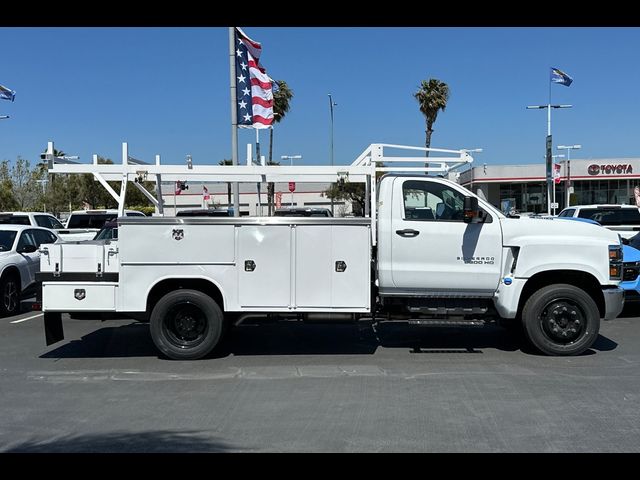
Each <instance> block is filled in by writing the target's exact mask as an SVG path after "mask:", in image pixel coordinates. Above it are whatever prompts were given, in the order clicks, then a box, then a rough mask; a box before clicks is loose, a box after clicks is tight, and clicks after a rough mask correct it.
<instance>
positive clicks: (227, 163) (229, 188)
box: [218, 158, 233, 208]
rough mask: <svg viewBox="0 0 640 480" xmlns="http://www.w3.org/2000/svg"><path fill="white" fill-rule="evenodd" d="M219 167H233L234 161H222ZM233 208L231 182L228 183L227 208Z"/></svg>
mask: <svg viewBox="0 0 640 480" xmlns="http://www.w3.org/2000/svg"><path fill="white" fill-rule="evenodd" d="M218 165H233V160H227V159H226V158H225V159H224V160H220V161H219V162H218ZM230 207H231V182H227V208H230Z"/></svg>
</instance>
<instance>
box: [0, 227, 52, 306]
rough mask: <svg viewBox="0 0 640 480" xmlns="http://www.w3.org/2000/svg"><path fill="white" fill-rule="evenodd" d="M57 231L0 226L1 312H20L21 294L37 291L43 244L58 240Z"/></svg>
mask: <svg viewBox="0 0 640 480" xmlns="http://www.w3.org/2000/svg"><path fill="white" fill-rule="evenodd" d="M58 240H59V236H58V235H56V234H55V233H54V232H53V231H51V230H49V229H46V228H41V227H32V226H31V225H6V224H4V225H0V314H2V315H13V314H15V313H18V312H19V308H20V298H21V295H22V294H24V293H27V292H29V291H31V290H34V289H35V287H36V273H38V272H39V271H40V253H39V252H38V248H39V247H40V245H41V244H43V243H55V242H57V241H58Z"/></svg>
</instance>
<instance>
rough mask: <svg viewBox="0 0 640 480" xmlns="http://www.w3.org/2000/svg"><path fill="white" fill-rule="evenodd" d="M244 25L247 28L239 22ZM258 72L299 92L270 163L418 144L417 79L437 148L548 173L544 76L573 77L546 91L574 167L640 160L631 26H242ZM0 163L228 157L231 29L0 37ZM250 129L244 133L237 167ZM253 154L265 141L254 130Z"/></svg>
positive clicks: (638, 34)
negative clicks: (427, 85) (432, 109)
mask: <svg viewBox="0 0 640 480" xmlns="http://www.w3.org/2000/svg"><path fill="white" fill-rule="evenodd" d="M241 26H242V25H241ZM242 27H243V28H244V30H245V32H246V33H247V34H248V35H249V36H251V37H252V38H253V39H254V40H256V41H259V42H262V45H263V54H262V59H261V60H262V63H263V64H264V66H265V67H266V68H267V72H268V73H269V75H270V76H271V77H272V78H274V79H283V80H286V81H287V83H288V84H289V85H290V87H291V88H292V90H293V91H294V95H295V96H294V99H293V101H292V104H291V111H290V112H289V114H288V115H287V117H286V118H285V119H284V120H283V122H281V123H280V124H278V125H276V127H275V131H274V136H275V142H274V158H275V159H279V158H280V156H281V155H293V154H301V155H303V157H304V158H303V162H302V163H303V164H306V165H311V164H317V165H321V164H328V163H329V132H330V127H329V126H330V122H329V102H328V97H327V93H329V92H331V93H332V95H333V97H334V100H335V101H336V102H337V103H338V106H337V107H336V109H335V123H334V135H335V141H334V143H335V162H336V164H348V163H350V162H351V161H353V160H354V159H355V158H356V156H357V155H358V154H359V153H361V152H362V150H364V148H366V146H367V145H369V144H370V143H397V144H408V145H423V144H424V128H425V127H424V118H423V116H422V114H421V113H420V111H419V110H418V106H417V102H416V100H415V99H414V98H413V96H412V94H413V92H415V91H416V90H417V88H418V86H419V84H420V81H421V80H423V79H428V78H430V77H435V78H438V79H440V80H442V81H444V82H446V83H448V84H449V87H450V90H451V97H450V100H449V104H448V106H447V109H446V111H445V112H444V113H442V112H441V113H440V114H439V116H438V119H437V122H436V124H435V132H434V135H433V139H432V146H433V147H441V148H483V149H484V152H483V153H480V154H477V155H476V163H488V164H502V163H534V162H543V155H544V141H545V135H546V111H545V110H526V109H525V107H526V105H533V104H546V103H547V101H548V92H549V69H550V67H557V68H560V69H562V70H564V71H565V72H567V73H568V74H569V75H571V76H572V77H573V79H574V81H573V84H572V85H571V86H570V87H565V86H562V85H556V84H554V85H552V103H567V104H573V105H574V108H572V109H566V110H554V111H553V119H552V133H553V136H554V145H559V144H574V143H581V144H582V145H583V150H582V151H580V152H574V154H573V155H574V158H603V157H633V156H635V157H638V156H640V141H638V138H639V137H640V134H639V131H640V129H639V127H640V120H639V119H638V113H639V112H640V108H639V107H640V64H639V63H638V62H637V58H638V45H640V28H622V27H620V28H585V27H572V28H566V27H565V28H560V27H554V28H533V27H529V28H527V27H519V28H497V27H496V28H493V27H478V28H448V27H428V28H427V27H425V28H418V27H396V28H386V27H376V28H364V27H358V28H352V27H335V28H318V27H305V28H292V27H260V28H258V27H250V26H249V27H245V26H242ZM0 44H1V45H4V46H5V47H6V48H3V54H2V60H1V63H0V84H2V85H4V86H6V87H9V88H11V89H13V90H15V91H16V92H17V95H16V100H15V102H13V103H12V102H9V101H6V100H0V115H10V116H11V118H10V119H8V120H0V160H3V159H8V160H11V161H13V160H15V159H16V157H17V156H18V155H20V156H22V157H24V158H27V159H29V160H31V161H32V162H34V161H38V160H39V157H38V155H39V153H40V152H41V151H43V150H44V149H45V148H46V143H47V141H48V140H53V141H54V142H55V145H56V148H58V149H61V150H64V151H65V152H66V153H67V154H74V155H80V157H81V161H85V162H89V161H90V160H91V155H92V154H93V153H97V154H100V155H102V156H105V157H110V158H112V159H114V160H116V161H119V159H120V155H121V153H120V152H121V147H120V145H121V142H123V141H127V142H129V146H130V152H131V155H133V156H135V157H136V158H140V159H143V160H149V161H152V160H153V158H154V155H155V154H157V153H159V154H161V155H162V158H163V163H183V162H184V158H185V156H186V155H187V154H191V155H192V157H193V161H194V163H196V164H211V163H217V162H218V161H219V160H221V159H223V158H231V134H230V113H229V111H230V105H229V103H230V100H229V60H228V30H227V29H226V28H223V27H211V28H195V27H194V28H177V27H174V28H155V27H154V28H150V27H147V28H143V27H140V28H134V27H129V28H0ZM254 137H255V134H254V132H253V130H250V131H241V132H240V135H239V143H240V157H241V159H242V158H244V155H245V153H244V152H245V149H246V147H245V146H244V145H246V143H247V142H252V141H253V140H254ZM261 139H262V146H263V153H264V152H266V151H267V146H268V132H267V131H263V132H261Z"/></svg>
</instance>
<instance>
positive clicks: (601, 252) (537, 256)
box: [500, 217, 624, 285]
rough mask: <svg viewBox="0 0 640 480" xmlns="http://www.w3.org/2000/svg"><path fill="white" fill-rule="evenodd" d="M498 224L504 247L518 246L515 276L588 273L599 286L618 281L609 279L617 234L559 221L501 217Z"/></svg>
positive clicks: (578, 223)
mask: <svg viewBox="0 0 640 480" xmlns="http://www.w3.org/2000/svg"><path fill="white" fill-rule="evenodd" d="M500 223H501V225H502V232H503V238H504V243H503V244H504V246H505V247H518V251H519V255H518V260H517V264H516V269H515V276H516V277H519V278H531V277H532V276H533V275H535V274H537V273H539V272H544V271H553V270H576V271H580V272H585V273H588V274H591V275H592V276H593V277H594V278H595V279H596V280H597V281H598V283H600V285H617V284H618V283H619V282H620V280H615V279H611V278H610V276H609V253H608V252H609V246H610V245H622V242H621V241H620V237H619V236H618V234H617V233H616V232H612V231H611V230H609V229H606V228H604V227H601V226H599V225H593V224H591V223H584V222H567V221H566V220H562V219H558V218H535V217H534V218H501V219H500ZM623 255H624V253H623Z"/></svg>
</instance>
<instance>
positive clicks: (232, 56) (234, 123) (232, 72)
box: [229, 27, 240, 217]
mask: <svg viewBox="0 0 640 480" xmlns="http://www.w3.org/2000/svg"><path fill="white" fill-rule="evenodd" d="M235 45H236V32H235V27H229V81H230V87H231V163H232V165H238V110H237V108H236V101H237V98H238V96H237V92H236V51H235ZM231 191H232V192H233V216H234V217H239V216H240V202H239V199H238V182H233V183H232V184H231Z"/></svg>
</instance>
